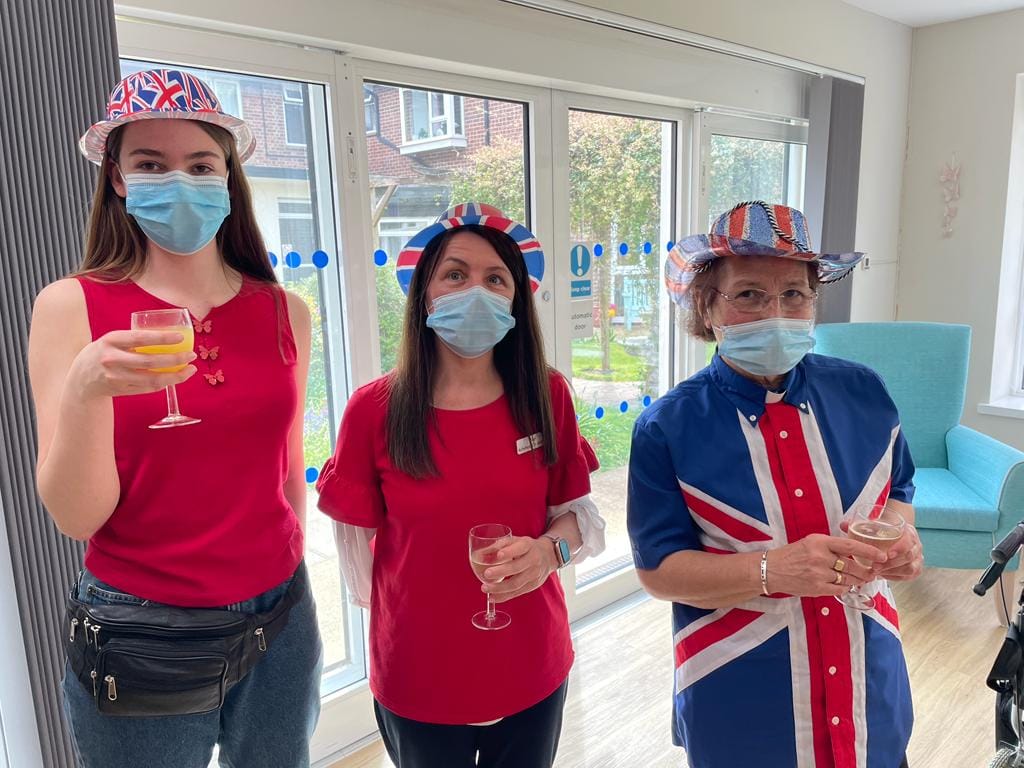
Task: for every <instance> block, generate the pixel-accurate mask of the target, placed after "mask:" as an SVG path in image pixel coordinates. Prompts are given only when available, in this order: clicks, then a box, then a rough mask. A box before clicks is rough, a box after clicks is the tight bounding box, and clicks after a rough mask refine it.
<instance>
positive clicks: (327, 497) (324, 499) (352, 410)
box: [316, 381, 386, 528]
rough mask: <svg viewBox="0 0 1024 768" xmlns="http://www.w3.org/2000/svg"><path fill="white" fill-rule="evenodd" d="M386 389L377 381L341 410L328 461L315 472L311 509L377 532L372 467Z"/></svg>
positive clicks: (379, 508)
mask: <svg viewBox="0 0 1024 768" xmlns="http://www.w3.org/2000/svg"><path fill="white" fill-rule="evenodd" d="M385 397H386V387H385V386H383V384H382V383H381V382H380V381H377V382H373V383H372V384H368V385H366V386H365V387H362V388H360V389H358V390H356V391H355V392H354V393H353V395H352V397H351V398H349V401H348V405H347V406H346V407H345V415H344V416H343V417H342V419H341V428H340V430H339V431H338V442H337V445H336V446H335V449H334V455H333V456H332V457H331V458H330V459H328V460H327V463H326V464H324V467H323V469H322V470H321V471H320V478H319V479H318V480H317V483H316V489H317V492H318V493H319V494H320V500H319V501H318V503H317V506H318V507H319V508H320V510H321V511H322V512H324V513H326V514H327V515H328V516H330V517H331V518H333V519H334V520H337V521H338V522H341V523H349V524H350V525H358V526H361V527H363V528H377V527H379V526H380V524H381V523H382V522H383V521H384V509H385V508H384V496H383V494H382V493H381V486H380V471H379V468H378V464H377V456H378V452H379V450H382V449H383V442H384V414H385V411H386V400H385Z"/></svg>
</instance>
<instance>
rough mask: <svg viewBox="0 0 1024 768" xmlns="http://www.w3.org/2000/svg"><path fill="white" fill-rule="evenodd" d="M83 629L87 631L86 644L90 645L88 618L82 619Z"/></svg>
mask: <svg viewBox="0 0 1024 768" xmlns="http://www.w3.org/2000/svg"><path fill="white" fill-rule="evenodd" d="M82 629H83V630H84V631H85V644H86V646H88V645H89V620H88V619H83V620H82Z"/></svg>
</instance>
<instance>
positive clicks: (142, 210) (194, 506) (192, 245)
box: [29, 70, 321, 768]
mask: <svg viewBox="0 0 1024 768" xmlns="http://www.w3.org/2000/svg"><path fill="white" fill-rule="evenodd" d="M81 147H82V150H83V152H84V153H85V155H86V157H88V158H89V159H90V160H92V161H93V162H95V163H97V164H98V165H99V166H100V173H99V177H98V185H97V188H96V193H95V197H94V200H93V207H92V211H91V215H90V221H89V230H88V235H87V242H86V247H85V257H84V261H83V264H82V266H81V269H80V270H79V271H78V272H77V273H76V275H75V276H74V277H71V278H68V279H64V280H59V281H57V282H55V283H53V284H51V285H49V286H47V287H46V288H45V289H44V290H43V291H42V292H41V293H40V294H39V296H38V298H37V300H36V305H35V310H34V313H33V318H32V331H31V338H30V340H29V365H30V373H31V378H32V387H33V395H34V399H35V405H36V413H37V419H38V437H39V457H38V465H37V480H38V487H39V493H40V496H41V497H42V499H43V502H44V503H45V504H46V507H47V509H48V510H49V512H50V515H51V516H52V517H53V519H54V521H55V522H56V524H57V526H58V527H59V528H60V530H61V531H63V532H64V533H65V534H67V535H68V536H71V537H73V538H75V539H79V540H83V541H88V547H87V549H86V556H85V566H86V569H85V570H84V571H83V572H82V574H81V575H80V577H79V579H78V582H77V584H76V588H75V594H76V595H77V598H78V599H79V600H80V601H82V602H83V603H85V604H86V605H89V606H97V605H104V606H108V607H109V606H154V609H155V613H154V614H153V615H154V616H156V615H158V614H159V613H160V611H161V610H162V609H160V608H157V606H158V605H159V604H164V605H170V606H178V607H191V608H210V607H215V606H222V607H226V608H227V609H228V610H233V611H241V612H245V613H250V614H262V613H265V612H267V611H270V610H271V609H272V608H273V607H274V605H275V604H277V603H278V601H279V600H281V599H282V598H283V597H284V596H285V595H287V596H288V601H289V603H290V601H291V599H292V598H294V597H296V596H297V602H295V603H294V604H292V607H291V609H290V611H289V613H288V618H287V624H286V625H285V628H284V629H283V631H281V632H280V634H277V635H276V636H274V637H273V638H272V639H271V640H270V642H269V647H266V648H265V652H264V653H261V655H260V658H259V663H257V664H256V665H255V667H254V668H253V669H252V670H251V671H250V672H249V673H248V674H247V675H246V676H245V677H243V678H242V680H241V681H240V682H239V683H238V684H237V685H235V686H234V687H232V688H231V689H230V690H229V691H228V693H227V695H226V698H225V699H224V701H223V706H221V707H220V708H219V709H215V710H214V711H212V712H207V713H205V714H187V715H186V714H170V715H165V716H158V717H131V716H128V717H112V716H110V715H108V714H104V713H103V712H101V711H100V704H102V705H103V706H104V707H110V708H116V706H119V705H120V706H125V705H127V703H128V702H129V701H130V697H127V696H125V695H124V693H125V691H124V690H123V689H122V691H121V693H122V695H121V697H120V699H119V698H118V695H117V689H116V688H115V685H114V682H113V681H108V682H107V683H106V684H104V682H103V681H102V680H101V681H96V682H98V683H99V684H98V685H96V683H95V682H94V684H93V685H91V686H90V685H88V684H87V683H84V682H82V680H81V678H80V677H78V672H75V673H72V665H71V664H70V662H69V665H68V670H67V672H66V674H65V679H64V684H63V685H64V704H65V710H66V714H67V716H68V721H69V723H70V727H71V733H72V736H73V738H74V741H75V744H76V747H77V751H78V753H79V760H80V763H81V764H82V765H83V766H87V767H90V768H91V767H93V766H96V767H97V768H99V767H100V766H102V768H112V767H116V766H124V767H125V768H138V766H142V765H145V766H147V767H148V768H156V767H158V766H159V767H163V766H166V767H167V768H172V767H173V768H182V767H183V766H187V767H194V768H205V767H206V766H207V765H208V764H209V761H210V757H211V754H212V752H213V749H214V746H215V745H216V744H219V745H220V759H221V764H222V765H236V766H242V765H245V766H273V768H282V767H287V766H296V767H297V766H308V765H309V755H308V743H309V737H310V735H311V733H312V729H313V726H314V724H315V722H316V717H317V714H318V712H319V677H320V665H321V645H320V639H319V634H318V630H317V624H316V616H315V609H314V606H313V602H312V596H311V594H310V592H309V587H308V581H307V578H306V574H305V571H304V566H303V565H302V556H303V527H304V519H305V508H304V502H305V492H306V491H305V487H304V467H303V454H302V424H303V412H302V408H301V407H300V403H302V401H303V397H304V392H305V383H306V373H307V369H308V360H309V341H310V317H309V312H308V310H307V308H306V306H305V304H304V303H303V302H302V301H301V300H300V299H298V298H297V297H295V296H293V295H291V294H288V293H286V292H285V291H284V290H282V289H281V287H280V286H279V285H278V283H277V281H276V278H275V276H274V273H273V271H272V270H271V266H270V263H269V261H268V256H267V251H266V248H265V247H264V245H263V241H262V238H261V236H260V233H259V230H258V228H257V226H256V221H255V218H254V214H253V209H252V202H251V198H250V193H249V189H248V184H247V182H246V180H245V174H244V172H243V170H242V166H241V163H242V161H243V160H245V159H246V158H247V157H248V156H249V155H250V154H251V153H252V150H253V139H252V135H251V133H250V132H249V129H248V128H247V126H246V125H245V124H244V123H243V122H242V121H241V120H239V119H237V118H234V117H232V116H230V115H226V114H224V113H223V112H221V111H220V107H219V105H218V103H217V100H216V97H215V96H214V94H213V91H212V90H211V89H210V88H209V86H207V85H206V84H205V83H203V82H202V81H201V80H199V79H198V78H195V77H194V76H192V75H190V74H188V73H186V72H180V71H177V70H151V71H147V72H138V73H135V74H132V75H130V76H128V77H127V78H125V80H123V81H122V82H121V83H120V84H119V85H118V86H117V87H116V88H115V89H114V91H113V93H112V94H111V101H110V104H109V106H108V119H107V120H105V121H101V122H99V123H97V124H96V125H94V126H93V127H92V128H91V129H90V130H89V132H87V133H86V135H85V136H84V137H83V138H82V142H81ZM174 308H182V309H185V310H187V312H188V315H187V316H186V315H182V325H183V326H184V327H186V328H187V325H185V322H187V321H189V320H190V321H191V323H192V326H193V329H194V335H195V341H196V350H197V351H198V352H199V354H198V356H197V354H196V353H195V352H193V351H192V350H188V351H184V352H178V353H175V354H140V353H139V352H138V351H137V350H138V348H141V347H146V346H150V345H167V344H176V343H179V342H183V341H184V339H185V338H187V336H186V334H183V333H180V332H177V331H166V330H164V331H160V330H150V331H143V330H129V329H130V328H131V315H132V313H133V312H135V311H140V310H166V309H174ZM179 314H180V310H179ZM182 366H183V367H182ZM175 367H182V368H181V370H180V371H178V372H157V371H158V370H159V369H168V368H170V369H174V368H175ZM197 373H198V374H199V375H196V374H197ZM169 384H176V385H179V386H178V395H179V397H180V401H181V406H182V408H181V409H182V411H183V412H185V413H186V414H187V415H188V416H191V417H195V418H197V419H199V421H198V423H192V424H187V425H183V426H177V427H175V428H171V429H149V428H148V427H149V426H150V425H152V424H154V422H157V421H158V420H159V419H160V418H161V417H162V416H163V415H164V414H166V413H167V409H168V399H167V397H165V394H164V388H165V387H166V386H167V385H169ZM290 588H291V589H290ZM285 604H288V603H282V605H285ZM83 629H84V627H82V628H79V627H77V626H75V625H74V624H73V625H72V626H71V627H70V629H69V631H70V640H69V647H71V648H77V646H76V645H75V643H81V642H82V641H83V636H84V642H85V643H86V644H88V643H89V642H90V640H91V642H92V643H93V644H94V645H95V646H96V648H97V649H98V648H99V646H100V643H101V641H103V639H104V635H103V634H102V633H101V632H99V631H98V630H99V629H100V628H99V627H95V626H94V627H93V628H92V629H93V631H94V633H95V637H93V636H92V635H90V634H89V633H88V632H85V631H82V630H83ZM108 629H109V627H108ZM140 647H141V646H140ZM131 682H132V684H133V685H135V684H138V685H139V686H140V688H142V689H145V690H150V688H149V686H153V685H156V684H155V683H154V682H153V681H152V680H149V679H142V680H133V681H131ZM122 683H123V684H127V683H126V682H125V681H124V680H122ZM188 683H189V681H188V680H181V679H178V680H176V681H175V684H176V685H178V686H184V685H187V684H188ZM161 690H170V689H167V688H163V689H161ZM103 697H106V699H103V700H102V701H101V699H102V698H103ZM118 702H120V704H118ZM106 711H109V709H108V710H106ZM124 714H126V715H132V714H137V712H136V711H125V712H124Z"/></svg>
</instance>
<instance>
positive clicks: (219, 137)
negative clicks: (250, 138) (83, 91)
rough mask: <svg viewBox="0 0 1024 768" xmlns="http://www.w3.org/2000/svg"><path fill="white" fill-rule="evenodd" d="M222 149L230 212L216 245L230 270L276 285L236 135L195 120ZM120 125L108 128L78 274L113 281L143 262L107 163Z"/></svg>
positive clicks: (141, 246) (136, 232)
mask: <svg viewBox="0 0 1024 768" xmlns="http://www.w3.org/2000/svg"><path fill="white" fill-rule="evenodd" d="M195 122H196V123H197V124H198V125H199V127H200V128H202V129H203V130H204V131H206V132H207V133H208V134H209V135H210V137H211V138H212V139H213V140H214V141H216V142H217V144H218V145H219V146H220V148H221V149H222V150H223V151H224V157H225V162H226V164H227V169H228V196H229V198H230V201H231V213H229V214H228V217H227V218H226V219H225V220H224V223H223V224H222V225H221V227H220V230H219V231H218V232H217V247H218V248H219V249H220V253H221V256H222V257H223V259H224V262H225V263H226V264H227V265H228V266H229V267H231V268H232V269H234V270H237V271H238V272H240V273H242V274H243V275H246V276H247V277H250V278H252V279H253V280H256V281H259V282H263V283H276V282H277V277H276V276H275V275H274V270H273V269H272V268H271V266H270V260H269V257H268V256H267V248H266V246H265V245H264V244H263V236H262V235H261V234H260V230H259V227H258V226H257V224H256V216H255V214H254V212H253V206H252V193H251V191H250V189H249V182H248V181H247V180H246V178H245V172H244V171H243V170H242V164H241V163H240V162H239V160H238V152H237V151H236V149H235V139H234V137H233V136H232V135H231V133H230V132H228V131H227V130H225V129H224V128H221V127H220V126H218V125H212V124H210V123H207V122H204V121H202V120H196V121H195ZM123 129H124V126H120V127H118V128H115V129H114V130H113V131H111V133H110V135H109V136H108V137H107V151H106V152H105V153H104V155H103V162H102V164H101V165H100V172H99V176H98V178H97V181H96V191H95V193H94V194H93V198H92V210H91V211H90V214H89V224H88V227H87V229H86V237H85V252H84V255H83V257H82V265H81V267H79V269H78V271H77V272H75V274H76V275H89V276H90V277H92V278H93V279H97V280H105V281H110V282H117V281H121V280H130V279H132V278H133V277H136V276H137V275H138V274H139V273H140V272H142V268H143V266H144V265H145V262H146V236H145V234H143V232H142V230H141V229H140V228H139V225H138V224H137V223H136V222H135V219H133V218H132V217H131V216H130V215H129V214H128V211H127V209H126V208H125V201H124V198H122V197H121V196H120V195H118V194H117V192H116V191H115V190H114V186H113V185H112V184H111V183H110V172H111V167H112V166H113V165H115V164H116V163H117V159H118V154H119V153H120V151H121V141H122V139H123Z"/></svg>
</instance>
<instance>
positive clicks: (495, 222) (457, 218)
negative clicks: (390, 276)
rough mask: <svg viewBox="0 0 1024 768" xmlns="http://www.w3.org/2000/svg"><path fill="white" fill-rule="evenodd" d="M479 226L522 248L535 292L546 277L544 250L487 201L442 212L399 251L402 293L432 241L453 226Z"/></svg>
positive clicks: (396, 269)
mask: <svg viewBox="0 0 1024 768" xmlns="http://www.w3.org/2000/svg"><path fill="white" fill-rule="evenodd" d="M470 225H477V226H480V227H488V228H489V229H494V230H497V231H498V232H501V233H503V234H506V235H508V236H509V237H510V238H511V239H512V241H513V242H514V243H515V244H516V245H517V246H518V247H519V252H520V253H521V254H523V261H524V262H526V271H527V273H529V276H530V288H531V289H532V290H533V292H534V293H536V291H537V289H538V288H539V287H540V281H541V280H543V279H544V251H543V250H542V249H541V246H540V243H539V242H538V241H537V238H536V237H534V235H533V233H532V232H530V230H528V229H527V228H526V227H524V226H523V225H522V224H519V223H518V222H515V221H512V220H511V219H509V218H508V217H506V216H505V214H504V213H502V212H501V211H499V210H498V209H497V208H495V207H494V206H493V205H487V204H485V203H461V204H460V205H455V206H452V207H451V208H449V209H448V210H447V211H445V212H444V213H442V214H441V215H440V216H439V217H438V219H437V221H435V222H434V223H433V224H431V225H430V226H428V227H425V228H424V229H422V230H420V231H419V232H418V233H416V234H415V235H413V237H412V239H411V240H409V242H408V243H406V244H405V247H404V248H402V252H401V253H400V254H398V261H397V262H396V265H395V276H396V277H397V278H398V284H399V286H401V288H402V293H404V294H405V295H406V296H408V295H409V285H410V284H411V283H412V273H413V271H414V270H415V269H416V265H417V264H418V263H419V261H420V256H422V255H423V250H424V249H425V248H426V247H427V246H428V245H430V242H431V241H432V240H433V239H434V238H436V237H440V236H441V235H443V234H444V233H445V232H448V231H449V230H452V229H457V228H459V227H466V226H470Z"/></svg>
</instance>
